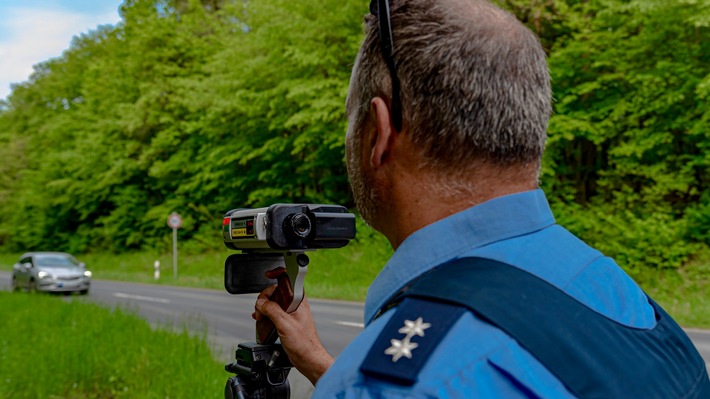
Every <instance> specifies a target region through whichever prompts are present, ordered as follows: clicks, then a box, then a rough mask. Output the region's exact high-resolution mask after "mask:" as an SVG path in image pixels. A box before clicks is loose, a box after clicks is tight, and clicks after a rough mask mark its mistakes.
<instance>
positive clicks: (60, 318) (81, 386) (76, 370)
mask: <svg viewBox="0 0 710 399" xmlns="http://www.w3.org/2000/svg"><path fill="white" fill-rule="evenodd" d="M0 317H2V320H3V322H2V323H1V324H0V375H2V378H0V396H2V397H3V398H18V399H19V398H42V397H62V398H81V399H84V398H86V399H89V398H167V397H170V398H201V397H212V396H214V395H216V394H217V393H218V392H221V391H222V390H223V386H224V379H225V377H224V376H223V374H222V373H219V370H222V369H223V366H222V364H221V363H218V362H217V361H216V360H215V359H214V358H213V354H212V351H211V350H210V348H209V347H208V345H207V343H206V341H205V338H204V336H203V337H196V336H191V335H190V334H188V333H187V332H186V330H183V332H181V333H175V332H173V331H171V330H170V329H168V328H159V329H157V330H153V329H151V327H150V325H149V324H148V322H146V321H145V320H142V319H140V318H138V317H137V316H134V315H131V314H129V313H127V312H126V311H123V310H119V309H117V310H114V311H111V310H108V309H105V308H103V307H101V306H99V305H95V304H89V303H84V302H80V301H73V302H69V303H66V302H64V301H62V300H60V299H59V298H55V297H51V296H49V295H29V294H17V293H14V294H13V293H8V292H0ZM49 326H51V330H48V329H47V328H48V327H49ZM48 331H51V333H48ZM47 376H50V377H51V378H47ZM208 393H211V394H208Z"/></svg>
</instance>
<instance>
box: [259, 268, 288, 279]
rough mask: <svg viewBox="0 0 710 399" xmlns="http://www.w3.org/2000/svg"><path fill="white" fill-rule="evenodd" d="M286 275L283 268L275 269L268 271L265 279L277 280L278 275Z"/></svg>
mask: <svg viewBox="0 0 710 399" xmlns="http://www.w3.org/2000/svg"><path fill="white" fill-rule="evenodd" d="M284 273H286V268H285V267H278V268H276V269H272V270H268V271H267V272H266V273H264V274H265V275H266V278H278V277H279V276H280V275H282V274H284Z"/></svg>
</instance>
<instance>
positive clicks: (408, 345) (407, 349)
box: [385, 337, 419, 362]
mask: <svg viewBox="0 0 710 399" xmlns="http://www.w3.org/2000/svg"><path fill="white" fill-rule="evenodd" d="M390 342H391V343H392V346H390V347H389V348H387V350H385V354H386V355H392V361H393V362H396V361H397V360H399V359H400V358H401V357H402V356H404V357H406V358H408V359H411V358H412V349H414V348H416V347H417V346H419V344H417V343H415V342H410V341H409V337H407V338H405V339H404V340H402V341H400V340H398V339H393V340H390Z"/></svg>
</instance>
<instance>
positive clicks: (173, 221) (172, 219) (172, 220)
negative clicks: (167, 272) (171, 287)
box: [168, 212, 182, 280]
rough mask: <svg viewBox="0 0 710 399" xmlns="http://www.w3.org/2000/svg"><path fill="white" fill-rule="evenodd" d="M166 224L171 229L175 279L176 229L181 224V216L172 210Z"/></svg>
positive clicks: (175, 274) (175, 277)
mask: <svg viewBox="0 0 710 399" xmlns="http://www.w3.org/2000/svg"><path fill="white" fill-rule="evenodd" d="M168 226H169V227H170V228H172V229H173V278H174V279H176V280H177V276H178V270H177V269H178V268H177V256H178V255H177V229H179V228H180V226H182V217H180V215H179V214H177V213H175V212H173V213H171V214H170V216H168Z"/></svg>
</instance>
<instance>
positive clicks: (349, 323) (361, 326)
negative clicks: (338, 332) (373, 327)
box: [335, 320, 365, 328]
mask: <svg viewBox="0 0 710 399" xmlns="http://www.w3.org/2000/svg"><path fill="white" fill-rule="evenodd" d="M335 324H340V325H341V326H348V327H357V328H365V325H364V324H363V323H353V322H351V321H337V320H336V321H335Z"/></svg>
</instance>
